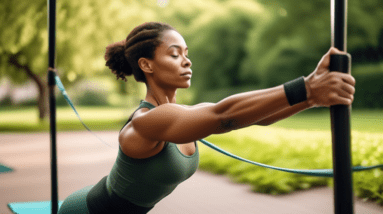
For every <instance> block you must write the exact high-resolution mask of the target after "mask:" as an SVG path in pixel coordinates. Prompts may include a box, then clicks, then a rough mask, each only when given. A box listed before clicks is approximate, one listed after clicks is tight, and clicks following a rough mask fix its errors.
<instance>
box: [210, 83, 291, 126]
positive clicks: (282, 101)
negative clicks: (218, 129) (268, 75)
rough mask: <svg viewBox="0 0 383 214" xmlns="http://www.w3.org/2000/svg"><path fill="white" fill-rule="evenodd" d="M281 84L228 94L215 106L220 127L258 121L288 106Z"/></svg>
mask: <svg viewBox="0 0 383 214" xmlns="http://www.w3.org/2000/svg"><path fill="white" fill-rule="evenodd" d="M289 107H290V105H289V103H288V100H287V98H286V94H285V91H284V88H283V85H280V86H276V87H273V88H269V89H263V90H257V91H250V92H245V93H240V94H236V95H232V96H229V97H227V98H225V99H223V100H222V101H220V102H218V103H217V104H216V106H215V110H216V113H217V114H220V115H221V118H222V119H221V121H222V124H221V126H222V129H228V130H234V129H238V128H242V127H246V126H249V125H251V124H254V123H258V122H260V121H262V120H264V119H266V118H269V117H270V116H272V115H274V114H275V113H276V112H281V111H283V110H284V109H287V108H289Z"/></svg>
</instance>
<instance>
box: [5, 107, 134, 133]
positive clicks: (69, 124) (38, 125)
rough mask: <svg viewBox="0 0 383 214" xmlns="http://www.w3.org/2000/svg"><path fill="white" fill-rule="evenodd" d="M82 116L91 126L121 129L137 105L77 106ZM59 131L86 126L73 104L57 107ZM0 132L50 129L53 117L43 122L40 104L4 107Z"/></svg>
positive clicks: (96, 128) (93, 128)
mask: <svg viewBox="0 0 383 214" xmlns="http://www.w3.org/2000/svg"><path fill="white" fill-rule="evenodd" d="M76 109H77V111H78V113H79V114H80V117H81V118H82V119H83V121H84V123H85V124H86V125H87V126H88V127H89V128H90V129H91V130H95V131H96V130H119V129H120V128H121V127H122V126H123V125H124V124H125V122H126V120H127V119H128V117H129V116H130V114H131V113H132V112H133V109H124V108H110V107H108V108H105V107H81V106H80V107H76ZM56 116H57V118H56V123H57V130H58V131H75V130H86V129H85V128H84V127H83V125H82V124H81V122H80V121H79V120H78V118H77V116H76V114H75V113H74V112H73V110H72V109H71V108H70V107H59V108H57V110H56ZM0 118H1V121H0V132H36V131H49V119H47V120H45V121H43V122H40V121H39V119H38V111H37V109H36V108H31V107H27V108H26V107H25V108H16V107H14V108H10V107H8V108H5V107H2V108H1V109H0Z"/></svg>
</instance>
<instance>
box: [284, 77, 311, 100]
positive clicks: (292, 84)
mask: <svg viewBox="0 0 383 214" xmlns="http://www.w3.org/2000/svg"><path fill="white" fill-rule="evenodd" d="M283 87H284V89H285V93H286V97H287V101H288V102H289V104H290V106H293V105H295V104H298V103H300V102H303V101H306V100H307V94H306V93H307V91H306V84H305V79H304V78H303V77H299V78H297V79H295V80H291V81H289V82H287V83H285V84H283Z"/></svg>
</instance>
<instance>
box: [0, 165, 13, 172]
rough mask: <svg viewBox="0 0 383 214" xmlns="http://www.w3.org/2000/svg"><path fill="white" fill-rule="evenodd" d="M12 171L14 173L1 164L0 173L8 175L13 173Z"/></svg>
mask: <svg viewBox="0 0 383 214" xmlns="http://www.w3.org/2000/svg"><path fill="white" fill-rule="evenodd" d="M11 171H12V169H11V168H9V167H6V166H4V165H2V164H0V173H6V172H11Z"/></svg>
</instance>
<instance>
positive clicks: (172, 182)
mask: <svg viewBox="0 0 383 214" xmlns="http://www.w3.org/2000/svg"><path fill="white" fill-rule="evenodd" d="M141 108H149V109H153V108H155V106H153V105H152V104H151V103H149V102H146V101H143V100H142V101H141V103H140V105H139V107H138V109H137V110H139V109H141ZM137 110H136V111H137ZM133 114H134V113H133ZM130 120H131V118H129V120H128V122H129V121H130ZM128 122H127V123H128ZM125 125H126V124H125ZM195 144H196V151H195V152H194V154H193V155H191V156H187V155H184V154H183V153H181V151H180V150H179V149H178V147H177V146H176V144H174V143H171V142H166V143H165V146H164V148H163V149H162V150H161V152H159V153H158V154H156V155H154V156H152V157H149V158H144V159H135V158H130V157H128V156H126V155H125V154H124V153H123V152H122V150H121V148H119V151H118V155H117V159H116V162H115V163H114V165H113V168H112V170H111V172H110V174H109V175H108V178H107V189H108V191H109V192H110V191H113V192H114V193H115V194H117V195H118V196H120V197H121V198H124V199H126V200H129V201H130V202H132V203H134V204H136V205H138V206H142V207H152V206H154V205H155V204H156V203H157V202H159V201H160V200H161V199H163V198H164V197H166V196H167V195H169V194H170V193H171V192H172V191H173V190H174V189H175V188H176V187H177V185H178V184H180V183H181V182H182V181H185V180H186V179H188V178H189V177H190V176H192V175H193V174H194V173H195V171H196V170H197V168H198V163H199V152H198V146H197V143H195Z"/></svg>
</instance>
